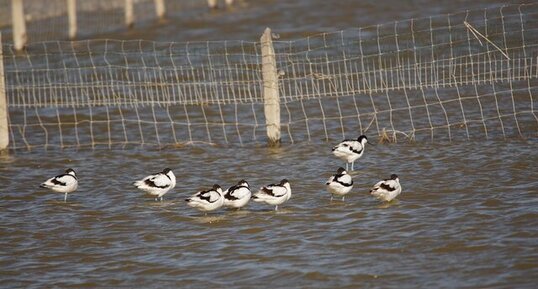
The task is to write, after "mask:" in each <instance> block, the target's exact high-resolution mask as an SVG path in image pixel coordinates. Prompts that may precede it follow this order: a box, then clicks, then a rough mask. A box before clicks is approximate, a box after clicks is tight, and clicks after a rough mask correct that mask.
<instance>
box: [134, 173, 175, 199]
mask: <svg viewBox="0 0 538 289" xmlns="http://www.w3.org/2000/svg"><path fill="white" fill-rule="evenodd" d="M133 185H134V186H135V187H136V188H137V189H139V190H141V191H143V192H146V193H148V194H150V195H152V196H155V201H157V200H161V201H162V200H163V196H164V194H166V193H168V191H170V190H171V189H173V188H174V187H175V186H176V176H175V175H174V173H173V172H172V170H171V169H169V168H166V169H164V170H163V171H162V172H159V173H156V174H153V175H149V176H147V177H145V178H143V179H141V180H139V181H136V182H134V183H133Z"/></svg>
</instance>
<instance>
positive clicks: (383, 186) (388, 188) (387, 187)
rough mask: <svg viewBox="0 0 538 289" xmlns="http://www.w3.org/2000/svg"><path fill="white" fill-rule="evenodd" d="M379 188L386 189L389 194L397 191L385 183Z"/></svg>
mask: <svg viewBox="0 0 538 289" xmlns="http://www.w3.org/2000/svg"><path fill="white" fill-rule="evenodd" d="M379 187H380V188H382V189H385V190H387V191H389V192H392V191H394V190H396V188H393V187H391V186H390V185H387V184H385V183H381V185H379Z"/></svg>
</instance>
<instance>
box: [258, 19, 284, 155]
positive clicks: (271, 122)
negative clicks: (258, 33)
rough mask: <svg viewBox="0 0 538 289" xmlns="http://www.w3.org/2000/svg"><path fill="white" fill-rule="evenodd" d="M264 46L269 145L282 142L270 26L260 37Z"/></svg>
mask: <svg viewBox="0 0 538 289" xmlns="http://www.w3.org/2000/svg"><path fill="white" fill-rule="evenodd" d="M260 42H261V48H262V78H263V99H264V113H265V125H266V127H267V137H269V145H271V146H278V145H279V144H280V97H279V92H278V70H277V67H276V57H275V49H274V47H273V39H272V33H271V29H270V28H266V29H265V31H264V33H263V35H262V37H261V38H260Z"/></svg>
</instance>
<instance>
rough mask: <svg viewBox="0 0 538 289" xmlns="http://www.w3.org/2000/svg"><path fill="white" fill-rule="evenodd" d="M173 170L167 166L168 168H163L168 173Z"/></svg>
mask: <svg viewBox="0 0 538 289" xmlns="http://www.w3.org/2000/svg"><path fill="white" fill-rule="evenodd" d="M171 171H172V170H171V169H169V168H166V169H164V170H163V173H164V174H165V175H166V174H168V173H169V172H171Z"/></svg>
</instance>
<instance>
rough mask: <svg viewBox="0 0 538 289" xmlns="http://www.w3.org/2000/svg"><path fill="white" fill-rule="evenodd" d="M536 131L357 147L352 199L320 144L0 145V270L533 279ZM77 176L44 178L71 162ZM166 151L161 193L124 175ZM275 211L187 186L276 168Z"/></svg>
mask: <svg viewBox="0 0 538 289" xmlns="http://www.w3.org/2000/svg"><path fill="white" fill-rule="evenodd" d="M535 149H536V143H525V142H507V143H497V142H492V143H489V142H480V143H470V142H465V143H453V144H433V145H428V144H421V145H418V144H396V145H377V146H375V147H373V148H370V149H369V150H368V151H367V154H366V155H365V156H364V157H363V158H362V159H361V160H360V161H359V162H358V163H357V171H355V172H354V173H353V176H354V179H355V187H354V189H353V191H352V193H351V194H350V195H349V196H348V198H347V199H346V202H341V201H333V202H330V201H329V196H328V194H327V192H326V191H325V188H324V185H323V183H324V181H325V179H326V178H328V177H329V176H330V173H331V171H332V170H334V169H336V168H337V167H338V166H339V165H341V162H340V161H338V160H336V159H335V158H334V157H332V156H331V155H330V153H329V151H330V149H329V146H328V145H327V144H300V145H296V146H293V147H289V146H288V147H284V148H282V149H275V150H270V149H266V148H223V147H185V148H182V149H178V150H174V151H172V150H165V151H151V150H145V149H135V150H128V151H121V152H113V151H109V150H96V151H86V150H85V151H78V152H76V151H65V152H63V153H59V152H56V151H50V152H45V153H43V152H30V153H20V154H19V153H18V154H15V155H11V156H9V157H3V158H2V163H1V167H2V168H1V174H0V175H1V179H0V181H1V183H2V194H1V199H0V212H1V213H0V215H1V219H0V220H1V228H2V229H1V231H0V234H1V235H0V236H1V238H0V245H1V247H2V252H1V253H0V254H1V257H0V260H1V268H2V280H3V282H2V283H3V285H4V286H8V287H29V286H36V287H52V286H59V287H66V286H75V287H76V286H89V287H97V286H98V287H121V286H123V287H132V286H142V287H166V286H179V287H183V288H200V287H209V286H211V287H224V286H233V287H242V288H252V287H267V286H268V284H271V286H273V287H277V288H278V287H289V288H291V287H294V288H297V287H303V288H323V287H325V288H329V287H332V288H334V287H337V286H339V287H344V288H356V287H357V286H358V285H361V286H367V285H368V286H373V287H379V288H388V287H393V288H396V287H402V286H403V285H405V286H403V287H409V288H415V285H420V286H421V287H431V288H434V287H435V288H440V287H445V288H446V287H470V288H476V287H489V288H491V287H499V288H508V287H511V288H524V287H528V288H530V287H532V286H533V285H532V284H536V281H537V280H536V278H537V277H536V276H538V275H537V274H536V273H537V264H536V260H537V258H538V252H537V250H536V248H537V247H536V240H537V238H538V229H537V228H538V211H537V209H536V208H537V206H538V200H537V198H536V188H537V187H538V177H537V176H536V172H535V169H534V167H535V162H536V158H535V152H534V151H535ZM67 166H69V167H73V168H75V169H76V170H77V171H78V174H79V178H80V187H79V190H78V192H77V193H75V194H73V195H71V196H70V197H69V199H68V202H67V203H63V196H62V195H61V194H56V193H51V192H47V191H43V190H41V189H38V188H37V185H38V184H39V182H40V181H42V180H44V179H45V178H47V177H48V176H50V175H51V174H55V173H59V169H60V168H63V167H67ZM164 166H169V167H171V168H173V169H174V171H175V172H176V174H177V175H178V178H179V182H178V185H177V188H176V189H175V190H174V191H173V192H170V193H169V194H167V195H166V198H165V201H164V202H162V203H160V202H154V201H153V200H152V199H151V198H147V197H145V196H144V195H142V194H141V193H139V192H137V191H136V190H134V189H133V188H132V187H131V185H130V183H131V181H133V179H136V178H139V177H142V176H144V175H145V174H146V173H148V172H153V171H156V170H159V169H161V168H162V167H164ZM390 173H397V174H398V175H400V178H401V182H402V186H403V193H402V195H401V196H400V198H399V200H398V201H397V202H395V203H392V204H390V205H383V204H380V203H378V202H377V201H376V200H374V199H372V198H371V197H370V196H369V195H368V194H367V191H368V189H369V188H370V187H371V186H372V185H373V184H374V183H375V182H376V181H377V180H378V179H380V178H385V177H388V175H390ZM284 177H286V178H288V179H289V180H290V181H291V184H292V190H293V197H292V198H291V199H290V201H289V202H288V203H287V204H285V205H283V206H282V208H281V210H280V211H278V212H274V211H272V210H271V209H272V208H270V207H268V206H264V205H261V204H257V203H251V204H249V205H248V207H247V208H246V210H244V211H240V212H235V211H227V210H221V211H219V212H216V213H213V214H209V215H208V216H203V215H202V214H200V213H198V212H196V211H194V210H193V209H192V208H190V207H187V206H186V205H185V203H184V201H183V200H184V198H185V197H187V196H189V195H190V194H191V193H194V192H195V191H196V190H198V189H202V188H205V187H208V186H210V185H211V184H213V183H219V184H221V185H222V186H229V185H231V184H233V183H234V182H235V181H237V180H238V179H241V178H245V179H247V180H248V181H249V182H250V183H251V184H252V186H254V187H259V186H261V185H263V184H267V183H269V182H275V181H278V180H280V179H281V178H284Z"/></svg>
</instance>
